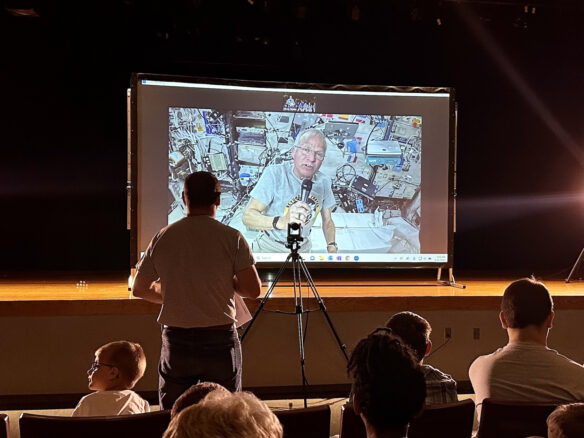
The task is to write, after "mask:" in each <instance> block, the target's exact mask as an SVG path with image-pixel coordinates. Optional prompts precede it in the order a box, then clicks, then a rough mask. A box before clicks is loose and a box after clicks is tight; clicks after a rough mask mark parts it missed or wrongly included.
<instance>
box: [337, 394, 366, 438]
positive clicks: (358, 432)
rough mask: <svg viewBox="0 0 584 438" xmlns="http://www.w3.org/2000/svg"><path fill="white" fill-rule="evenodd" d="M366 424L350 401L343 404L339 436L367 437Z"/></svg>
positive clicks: (342, 437) (345, 437)
mask: <svg viewBox="0 0 584 438" xmlns="http://www.w3.org/2000/svg"><path fill="white" fill-rule="evenodd" d="M366 437H367V433H366V431H365V425H364V424H363V420H361V417H360V416H359V415H357V413H356V412H355V410H354V409H353V404H352V403H350V402H347V403H345V404H344V405H343V406H341V429H340V431H339V438H366Z"/></svg>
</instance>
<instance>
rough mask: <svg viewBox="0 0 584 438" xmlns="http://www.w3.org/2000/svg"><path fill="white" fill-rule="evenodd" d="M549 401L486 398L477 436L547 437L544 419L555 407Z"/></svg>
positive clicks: (488, 437) (486, 437) (510, 437)
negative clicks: (515, 400)
mask: <svg viewBox="0 0 584 438" xmlns="http://www.w3.org/2000/svg"><path fill="white" fill-rule="evenodd" d="M557 406H558V405H557V404H550V403H526V402H506V401H499V400H492V399H490V398H486V399H484V400H483V404H482V408H481V419H480V424H479V430H478V433H477V438H499V437H505V438H525V437H526V436H530V435H533V436H542V437H547V425H546V419H547V417H548V415H549V414H551V413H552V411H553V410H554V409H555V408H556V407H557Z"/></svg>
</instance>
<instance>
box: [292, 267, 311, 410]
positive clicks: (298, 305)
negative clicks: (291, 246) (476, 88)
mask: <svg viewBox="0 0 584 438" xmlns="http://www.w3.org/2000/svg"><path fill="white" fill-rule="evenodd" d="M299 260H302V259H301V258H299V257H293V258H292V271H293V276H294V306H295V312H296V321H297V324H298V347H299V349H300V373H301V374H302V396H303V398H304V407H305V408H306V407H308V402H307V395H306V369H305V363H306V361H305V356H304V329H303V326H302V315H303V313H304V308H303V305H302V288H301V287H300V280H301V277H300V266H301V265H300V262H299ZM297 284H298V295H297V294H296V285H297Z"/></svg>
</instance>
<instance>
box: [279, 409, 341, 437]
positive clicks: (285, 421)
mask: <svg viewBox="0 0 584 438" xmlns="http://www.w3.org/2000/svg"><path fill="white" fill-rule="evenodd" d="M274 414H275V415H276V417H278V420H280V423H282V429H283V430H284V438H329V436H330V435H329V434H330V429H331V408H330V406H329V405H322V406H312V407H310V408H299V409H283V410H275V411H274Z"/></svg>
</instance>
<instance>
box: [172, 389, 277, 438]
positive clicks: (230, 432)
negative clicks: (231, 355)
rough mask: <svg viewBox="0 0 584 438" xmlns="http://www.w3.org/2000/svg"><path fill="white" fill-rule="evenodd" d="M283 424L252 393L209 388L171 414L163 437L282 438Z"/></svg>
mask: <svg viewBox="0 0 584 438" xmlns="http://www.w3.org/2000/svg"><path fill="white" fill-rule="evenodd" d="M282 434H283V431H282V425H281V424H280V421H279V420H278V418H277V417H276V415H274V413H273V412H272V411H271V410H270V408H269V407H268V406H267V405H266V404H265V403H264V402H263V401H261V400H260V399H258V398H257V397H256V396H255V395H253V394H252V393H251V392H235V393H230V392H229V391H212V392H210V393H209V394H208V395H207V396H206V397H205V398H204V399H203V400H201V401H200V402H199V403H197V404H196V405H193V406H189V407H188V408H185V409H184V410H183V411H182V412H181V413H179V414H178V415H177V416H176V417H174V418H173V419H172V420H171V421H170V424H169V426H168V429H166V432H165V433H164V435H163V438H224V437H237V438H282Z"/></svg>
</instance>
